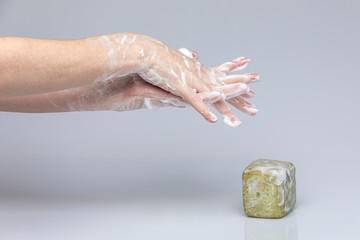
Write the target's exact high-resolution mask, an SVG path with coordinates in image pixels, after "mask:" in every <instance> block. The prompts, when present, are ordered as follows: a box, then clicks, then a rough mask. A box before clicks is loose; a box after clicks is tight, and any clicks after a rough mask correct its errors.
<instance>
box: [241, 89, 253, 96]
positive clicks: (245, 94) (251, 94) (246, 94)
mask: <svg viewBox="0 0 360 240" xmlns="http://www.w3.org/2000/svg"><path fill="white" fill-rule="evenodd" d="M240 96H242V97H244V98H252V97H254V96H255V92H254V91H253V90H250V91H249V92H247V93H243V94H241V95H240Z"/></svg>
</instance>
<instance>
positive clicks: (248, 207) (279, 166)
mask: <svg viewBox="0 0 360 240" xmlns="http://www.w3.org/2000/svg"><path fill="white" fill-rule="evenodd" d="M243 201H244V210H245V213H246V215H248V216H250V217H258V218H281V217H283V216H286V215H287V214H289V213H290V212H291V210H292V209H293V208H294V206H295V203H296V181H295V167H294V165H293V164H292V163H291V162H284V161H277V160H269V159H258V160H256V161H254V162H252V163H251V164H250V165H249V166H248V167H247V168H246V169H245V170H244V172H243Z"/></svg>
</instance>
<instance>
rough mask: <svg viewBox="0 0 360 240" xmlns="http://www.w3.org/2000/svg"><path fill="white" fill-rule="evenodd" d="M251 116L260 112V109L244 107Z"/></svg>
mask: <svg viewBox="0 0 360 240" xmlns="http://www.w3.org/2000/svg"><path fill="white" fill-rule="evenodd" d="M244 108H245V109H246V111H247V112H248V114H249V115H255V114H257V113H258V112H259V109H257V108H256V107H253V106H245V107H244Z"/></svg>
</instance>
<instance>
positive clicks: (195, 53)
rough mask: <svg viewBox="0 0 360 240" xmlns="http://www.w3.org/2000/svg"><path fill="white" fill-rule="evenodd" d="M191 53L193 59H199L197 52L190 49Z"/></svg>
mask: <svg viewBox="0 0 360 240" xmlns="http://www.w3.org/2000/svg"><path fill="white" fill-rule="evenodd" d="M191 54H192V57H193V58H194V59H195V60H198V59H199V54H198V53H197V52H196V51H192V52H191Z"/></svg>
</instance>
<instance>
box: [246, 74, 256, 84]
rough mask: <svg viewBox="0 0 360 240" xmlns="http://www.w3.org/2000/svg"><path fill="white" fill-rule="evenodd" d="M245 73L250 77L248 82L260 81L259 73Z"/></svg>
mask: <svg viewBox="0 0 360 240" xmlns="http://www.w3.org/2000/svg"><path fill="white" fill-rule="evenodd" d="M245 75H246V76H247V77H248V78H249V81H248V83H252V82H259V81H260V77H259V74H257V73H246V74H245Z"/></svg>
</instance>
